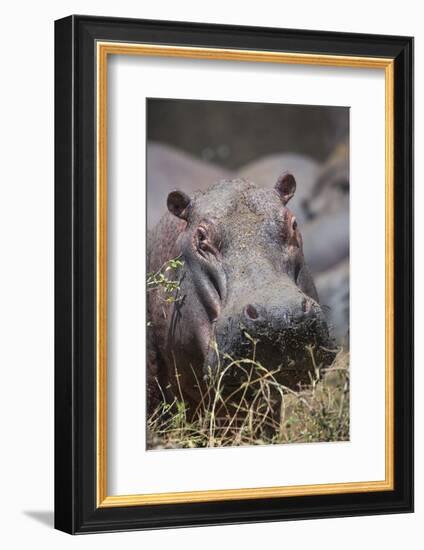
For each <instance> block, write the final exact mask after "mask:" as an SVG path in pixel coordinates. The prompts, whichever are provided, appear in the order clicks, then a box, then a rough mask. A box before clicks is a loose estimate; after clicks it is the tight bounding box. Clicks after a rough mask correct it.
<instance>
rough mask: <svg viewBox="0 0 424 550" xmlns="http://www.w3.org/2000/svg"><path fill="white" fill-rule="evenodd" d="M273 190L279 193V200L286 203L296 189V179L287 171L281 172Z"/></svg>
mask: <svg viewBox="0 0 424 550" xmlns="http://www.w3.org/2000/svg"><path fill="white" fill-rule="evenodd" d="M275 190H276V191H277V193H278V194H279V195H280V199H281V202H282V203H283V204H284V205H286V204H287V203H288V202H289V200H290V199H291V198H292V197H293V195H294V192H295V191H296V180H295V179H294V176H292V174H289V173H285V174H282V175H281V176H280V177H279V178H278V180H277V183H276V184H275Z"/></svg>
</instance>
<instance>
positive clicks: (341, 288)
mask: <svg viewBox="0 0 424 550" xmlns="http://www.w3.org/2000/svg"><path fill="white" fill-rule="evenodd" d="M315 285H316V288H317V292H318V295H319V299H320V302H321V304H323V305H322V308H323V310H324V313H325V315H326V317H327V321H328V324H329V327H330V330H331V334H332V336H333V338H334V339H335V340H336V342H337V344H338V345H339V346H343V347H344V348H349V311H350V307H349V259H345V260H342V261H341V262H340V263H338V264H337V265H336V266H333V267H331V268H330V269H328V270H327V271H323V272H322V273H320V274H319V275H317V276H316V277H315Z"/></svg>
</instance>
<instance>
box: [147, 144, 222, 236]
mask: <svg viewBox="0 0 424 550" xmlns="http://www.w3.org/2000/svg"><path fill="white" fill-rule="evenodd" d="M229 174H230V173H229V172H228V171H227V170H225V169H224V168H222V167H219V166H217V165H215V164H211V163H209V162H205V161H203V160H199V159H197V158H195V157H193V156H192V155H190V154H188V153H185V152H184V151H181V150H180V149H176V148H175V147H171V146H169V145H166V144H164V143H156V142H154V141H150V142H149V143H148V145H147V187H148V190H149V191H148V195H149V207H148V209H147V227H148V228H149V229H151V228H152V227H154V226H155V225H156V224H157V222H158V221H159V220H160V219H161V217H162V216H163V214H165V212H166V197H167V196H168V194H169V193H170V192H171V191H172V190H173V189H175V188H176V187H181V188H184V189H186V190H187V192H193V191H198V190H202V189H206V188H207V187H208V186H209V185H211V183H213V182H215V181H217V180H220V179H224V178H226V177H228V176H229Z"/></svg>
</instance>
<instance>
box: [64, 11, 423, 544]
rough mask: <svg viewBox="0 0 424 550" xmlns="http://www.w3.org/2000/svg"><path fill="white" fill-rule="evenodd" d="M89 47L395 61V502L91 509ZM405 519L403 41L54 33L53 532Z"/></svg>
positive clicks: (135, 27) (157, 26)
mask: <svg viewBox="0 0 424 550" xmlns="http://www.w3.org/2000/svg"><path fill="white" fill-rule="evenodd" d="M99 40H105V41H122V42H127V43H128V42H145V43H151V44H168V45H179V46H184V45H186V46H202V47H211V48H212V47H218V48H228V49H243V50H244V49H254V50H264V51H272V52H273V51H277V52H293V53H296V52H297V53H298V52H302V53H311V54H322V55H326V54H329V55H335V56H359V57H379V58H382V57H383V58H390V59H393V60H394V204H395V212H394V214H395V215H394V281H395V287H394V304H393V306H394V318H395V328H394V490H391V491H376V492H361V493H346V494H327V495H314V496H312V495H311V496H293V497H282V498H262V499H248V500H229V501H218V502H192V503H182V504H156V505H146V506H130V505H129V506H118V507H105V508H102V507H98V506H97V498H96V491H97V480H96V368H95V365H96V261H95V258H96V186H95V182H96V144H95V132H96V102H95V93H94V90H95V86H96V70H95V62H96V49H95V44H96V42H97V41H99ZM411 511H413V39H412V38H410V37H402V36H381V35H380V36H378V35H366V34H348V33H336V32H321V31H320V32H318V31H309V30H293V29H278V28H258V27H242V26H227V25H209V24H200V23H176V22H168V21H147V20H133V19H120V18H108V17H89V16H77V15H73V16H70V17H66V18H64V19H60V20H58V21H56V22H55V527H56V528H57V529H60V530H62V531H65V532H68V533H72V534H76V533H93V532H104V531H122V530H130V529H146V528H148V529H154V528H165V527H181V526H198V525H216V524H232V523H250V522H263V521H278V520H290V519H292V520H294V519H307V518H326V517H336V516H359V515H370V514H388V513H400V512H411Z"/></svg>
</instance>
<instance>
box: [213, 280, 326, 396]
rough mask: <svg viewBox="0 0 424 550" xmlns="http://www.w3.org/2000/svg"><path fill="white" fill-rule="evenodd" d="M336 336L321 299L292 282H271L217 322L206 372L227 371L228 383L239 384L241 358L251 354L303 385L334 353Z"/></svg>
mask: <svg viewBox="0 0 424 550" xmlns="http://www.w3.org/2000/svg"><path fill="white" fill-rule="evenodd" d="M333 347H334V346H333V343H332V340H331V338H330V336H329V332H328V327H327V324H326V321H325V316H324V314H323V312H322V310H321V307H320V306H319V304H318V303H317V302H316V301H315V300H313V299H312V298H311V297H309V296H307V295H305V294H304V293H303V292H301V291H300V290H299V289H298V288H297V287H296V286H295V285H294V284H290V282H285V283H281V282H279V283H278V284H274V285H268V286H266V287H265V288H264V289H263V290H262V291H261V292H260V293H257V294H256V295H252V294H250V293H247V295H246V297H245V299H242V298H241V297H238V298H237V299H236V300H234V301H233V302H232V303H231V304H230V305H228V306H227V307H226V308H225V309H224V310H223V311H222V314H221V316H220V317H219V319H218V320H217V322H216V325H215V338H214V340H213V345H212V346H211V347H210V350H209V353H208V356H207V358H206V361H205V364H204V371H205V372H208V371H209V369H212V371H213V370H216V369H217V368H219V367H220V368H225V365H226V364H228V362H229V361H232V362H233V363H234V368H231V369H229V370H228V371H227V374H228V385H231V382H230V380H231V381H232V382H234V383H238V382H239V378H240V377H243V375H244V374H245V371H246V367H245V366H244V368H243V369H240V368H238V365H237V360H239V359H245V358H250V359H254V362H255V363H259V364H260V365H261V366H263V367H264V368H265V369H267V370H268V371H272V372H273V373H275V374H276V379H277V380H278V381H279V383H281V384H284V385H286V386H288V387H293V388H294V387H297V386H298V384H299V383H301V384H307V383H310V374H309V373H311V372H313V371H314V368H315V367H316V366H319V365H320V364H328V363H330V362H331V361H332V360H333V358H334V353H335V352H334V351H332V348H333Z"/></svg>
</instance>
